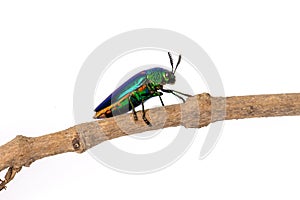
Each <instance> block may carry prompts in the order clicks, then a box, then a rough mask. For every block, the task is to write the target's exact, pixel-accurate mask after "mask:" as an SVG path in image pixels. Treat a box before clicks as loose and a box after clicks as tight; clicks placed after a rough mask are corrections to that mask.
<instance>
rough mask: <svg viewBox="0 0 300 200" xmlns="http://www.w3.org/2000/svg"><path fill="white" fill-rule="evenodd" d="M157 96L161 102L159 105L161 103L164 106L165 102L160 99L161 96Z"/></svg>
mask: <svg viewBox="0 0 300 200" xmlns="http://www.w3.org/2000/svg"><path fill="white" fill-rule="evenodd" d="M158 97H159V100H160V102H161V105H162V106H165V104H164V102H163V100H162V98H161V95H159V96H158Z"/></svg>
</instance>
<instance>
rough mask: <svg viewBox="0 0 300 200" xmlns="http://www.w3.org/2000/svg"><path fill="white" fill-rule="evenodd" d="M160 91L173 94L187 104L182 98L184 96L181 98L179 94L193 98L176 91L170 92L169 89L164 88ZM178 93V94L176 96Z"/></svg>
mask: <svg viewBox="0 0 300 200" xmlns="http://www.w3.org/2000/svg"><path fill="white" fill-rule="evenodd" d="M160 90H161V91H163V92H166V93H171V94H173V95H175V96H176V97H178V98H179V99H181V100H182V101H183V103H184V102H185V100H184V98H182V96H180V95H178V94H181V95H184V96H187V97H191V96H192V95H189V94H185V93H182V92H178V91H175V90H169V89H163V88H161V89H160ZM176 93H178V94H176Z"/></svg>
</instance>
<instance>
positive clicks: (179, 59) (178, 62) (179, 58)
mask: <svg viewBox="0 0 300 200" xmlns="http://www.w3.org/2000/svg"><path fill="white" fill-rule="evenodd" d="M180 61H181V55H179V57H178V61H177V64H176V67H175V70H174V74H175V72H176V69H177V67H178V65H179V64H180Z"/></svg>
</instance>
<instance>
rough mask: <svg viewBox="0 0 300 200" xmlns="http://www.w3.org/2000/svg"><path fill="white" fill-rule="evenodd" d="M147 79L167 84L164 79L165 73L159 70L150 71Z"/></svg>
mask: <svg viewBox="0 0 300 200" xmlns="http://www.w3.org/2000/svg"><path fill="white" fill-rule="evenodd" d="M147 79H148V81H149V82H150V83H152V84H154V85H158V84H162V85H164V84H166V83H165V81H164V77H163V73H162V72H159V71H154V72H151V73H149V74H148V75H147Z"/></svg>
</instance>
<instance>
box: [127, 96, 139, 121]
mask: <svg viewBox="0 0 300 200" xmlns="http://www.w3.org/2000/svg"><path fill="white" fill-rule="evenodd" d="M128 101H129V103H130V105H131V108H132V113H133V118H134V120H135V121H137V120H138V117H137V114H136V111H135V109H134V105H133V103H132V101H131V95H130V96H129V97H128Z"/></svg>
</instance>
